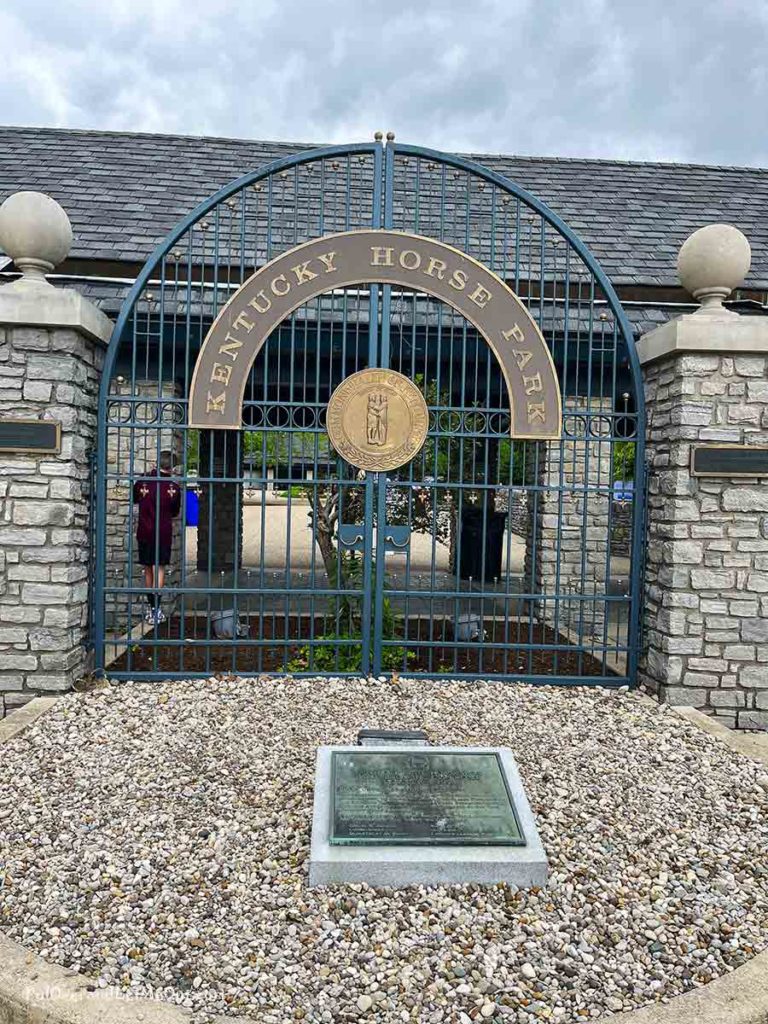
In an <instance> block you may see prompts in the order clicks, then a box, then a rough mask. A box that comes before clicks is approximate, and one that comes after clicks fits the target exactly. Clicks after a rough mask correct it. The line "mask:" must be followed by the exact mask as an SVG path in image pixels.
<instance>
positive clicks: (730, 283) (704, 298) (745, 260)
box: [677, 224, 752, 313]
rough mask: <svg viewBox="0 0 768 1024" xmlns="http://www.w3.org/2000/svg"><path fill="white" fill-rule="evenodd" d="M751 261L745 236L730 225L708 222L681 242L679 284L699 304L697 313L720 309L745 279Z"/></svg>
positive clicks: (678, 259)
mask: <svg viewBox="0 0 768 1024" xmlns="http://www.w3.org/2000/svg"><path fill="white" fill-rule="evenodd" d="M751 261H752V251H751V249H750V247H749V242H748V241H747V239H746V236H745V235H743V234H742V232H741V231H739V229H738V228H735V227H734V226H733V225H732V224H708V225H707V226H706V227H703V228H699V230H698V231H694V232H693V234H692V235H690V236H689V237H688V238H687V239H686V240H685V242H683V244H682V246H681V248H680V252H679V253H678V257H677V273H678V276H679V278H680V283H681V284H682V286H683V287H684V288H685V289H686V291H689V292H690V293H691V295H693V297H694V298H695V299H698V300H699V302H700V303H701V309H700V310H699V311H698V312H699V313H713V312H719V311H721V310H722V306H723V299H727V298H728V296H729V295H730V294H731V292H732V291H733V290H734V288H738V286H739V285H740V284H741V283H742V282H743V281H744V278H745V277H746V276H747V273H748V272H749V267H750V263H751Z"/></svg>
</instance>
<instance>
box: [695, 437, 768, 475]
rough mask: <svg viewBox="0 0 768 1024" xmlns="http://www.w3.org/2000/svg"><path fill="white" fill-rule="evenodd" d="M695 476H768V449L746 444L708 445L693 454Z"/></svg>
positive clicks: (702, 446)
mask: <svg viewBox="0 0 768 1024" xmlns="http://www.w3.org/2000/svg"><path fill="white" fill-rule="evenodd" d="M691 473H692V475H693V476H753V477H757V476H768V448H760V447H758V446H756V445H744V444H734V445H728V444H706V445H697V446H696V447H694V449H693V452H692V454H691Z"/></svg>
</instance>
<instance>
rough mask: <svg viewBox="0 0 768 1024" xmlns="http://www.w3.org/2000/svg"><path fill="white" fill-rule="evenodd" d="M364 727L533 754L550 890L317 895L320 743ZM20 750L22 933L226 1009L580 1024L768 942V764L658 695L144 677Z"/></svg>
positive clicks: (16, 831)
mask: <svg viewBox="0 0 768 1024" xmlns="http://www.w3.org/2000/svg"><path fill="white" fill-rule="evenodd" d="M363 724H365V725H368V726H370V727H378V728H406V729H416V728H421V729H425V730H426V731H427V733H428V734H429V736H430V737H431V739H432V740H433V741H434V742H439V743H445V744H460V745H473V744H488V745H494V746H496V745H498V746H509V747H511V748H512V749H513V751H514V753H515V756H516V759H517V762H518V764H519V766H520V771H521V774H522V776H523V778H524V781H525V784H526V789H527V792H528V795H529V798H530V801H531V806H532V808H533V811H534V813H535V814H536V817H537V821H538V825H539V831H540V834H541V838H542V841H543V843H544V845H545V847H546V849H547V854H548V857H549V861H550V866H551V876H550V884H549V886H548V887H547V888H546V889H542V890H537V889H533V890H529V891H517V890H515V889H514V887H508V886H494V887H490V888H482V887H479V886H472V885H468V886H453V887H431V888H426V887H414V888H411V889H403V890H387V889H372V888H370V887H368V886H365V885H353V886H347V887H343V888H341V887H340V888H330V889H313V890H310V889H308V888H307V887H306V871H307V857H308V851H309V834H310V823H311V822H310V819H311V812H312V794H313V770H314V761H315V751H316V748H317V746H318V745H319V744H323V743H349V742H352V741H353V740H354V737H355V735H356V733H357V730H358V728H359V727H360V726H361V725H363ZM2 753H3V759H2V769H0V773H1V774H0V782H2V786H0V926H2V927H3V928H4V930H5V932H6V934H7V935H8V936H9V937H10V938H13V939H15V940H17V941H19V942H21V943H23V944H24V945H25V946H27V947H28V948H30V949H32V950H35V951H36V952H38V953H39V954H41V955H42V956H44V957H45V958H46V959H48V960H49V961H51V962H55V963H59V964H62V965H64V966H67V967H71V968H73V969H74V970H77V971H80V972H81V973H83V974H84V975H87V976H89V977H90V978H92V979H93V980H94V983H95V984H96V985H97V987H99V988H102V989H108V990H112V991H122V992H125V993H126V994H131V995H133V996H141V995H144V996H154V997H158V998H162V999H165V1000H166V1001H170V1002H174V1003H176V1004H178V1005H181V1006H187V1007H190V1008H191V1009H192V1010H193V1011H194V1012H195V1014H197V1015H199V1019H200V1020H202V1019H203V1017H204V1016H206V1015H211V1014H214V1013H231V1014H235V1015H240V1016H251V1017H253V1018H254V1020H257V1021H259V1022H264V1024H285V1022H287V1021H289V1020H297V1019H301V1020H304V1021H306V1022H307V1024H337V1022H352V1021H357V1020H358V1019H360V1018H361V1015H362V1014H364V1015H365V1020H366V1021H370V1022H373V1024H392V1022H404V1024H408V1022H416V1021H418V1022H419V1024H421V1022H432V1021H434V1022H436V1024H438V1022H445V1024H455V1022H456V1021H460V1022H463V1024H466V1022H467V1021H475V1020H477V1019H478V1018H479V1017H483V1016H484V1015H485V1014H486V1013H487V1019H492V1020H493V1021H504V1022H505V1024H506V1022H510V1024H533V1022H538V1021H542V1020H557V1021H559V1022H562V1024H575V1022H579V1021H584V1020H594V1019H597V1018H599V1017H601V1016H605V1015H607V1014H609V1013H610V1012H611V1011H612V1010H613V1009H618V1008H620V1009H623V1010H625V1011H626V1010H631V1009H633V1008H634V1007H637V1006H641V1005H644V1004H646V1003H650V1002H655V1001H658V1000H667V999H669V998H670V997H672V996H674V995H676V994H678V993H680V992H683V991H686V990H687V989H691V988H696V987H699V986H700V985H702V984H705V983H706V982H708V981H710V980H712V979H713V978H715V977H718V976H719V975H722V974H725V973H727V972H728V971H730V970H733V969H734V968H735V967H738V966H739V965H740V964H742V963H744V962H745V961H746V960H748V959H750V958H751V957H752V956H754V955H755V954H757V953H758V952H761V951H762V950H763V949H765V948H766V947H768V864H766V859H765V850H766V846H767V845H768V814H767V811H768V793H767V792H766V791H765V788H764V787H763V786H762V785H761V783H760V780H761V779H762V778H763V777H764V776H765V769H764V768H762V767H761V766H759V765H757V764H755V763H754V762H752V761H750V760H748V759H747V758H745V757H742V756H741V755H739V754H737V753H735V752H732V751H730V750H729V749H728V748H727V747H725V746H724V745H723V744H722V743H720V742H719V741H718V740H717V739H715V738H713V737H710V736H708V735H706V734H705V733H702V732H700V731H698V730H697V729H696V728H695V727H694V726H693V725H691V724H690V723H688V722H686V721H685V720H683V719H682V718H680V717H678V716H677V715H676V714H674V712H673V711H672V710H671V709H669V708H665V707H660V706H658V705H656V704H655V703H653V702H652V701H651V700H650V699H648V698H646V697H642V696H640V695H639V694H636V693H616V692H612V691H607V690H602V689H555V688H552V689H546V690H542V689H537V688H534V687H529V686H522V685H515V686H511V685H504V684H500V683H436V682H424V681H419V682H411V681H403V680H399V681H398V682H397V683H396V684H394V685H393V684H392V682H391V681H388V682H387V684H386V685H384V684H382V683H380V682H378V681H376V680H330V681H329V680H323V681H313V680H273V679H269V678H266V677H262V678H261V679H259V680H235V679H230V678H227V679H209V680H197V681H190V682H168V683H163V684H127V685H124V686H120V687H112V688H108V689H104V690H97V691H93V692H91V693H88V694H71V695H68V696H67V697H65V698H63V699H62V700H61V701H60V702H59V703H58V704H57V705H56V707H55V708H54V710H53V711H51V712H50V713H48V714H47V715H45V716H43V717H42V718H41V719H40V720H39V721H38V722H37V723H36V724H35V725H34V726H32V727H31V728H30V729H29V730H28V731H27V732H25V733H22V734H21V735H19V736H18V737H16V738H15V739H14V740H12V741H11V742H10V743H9V744H7V745H6V746H4V747H3V752H2Z"/></svg>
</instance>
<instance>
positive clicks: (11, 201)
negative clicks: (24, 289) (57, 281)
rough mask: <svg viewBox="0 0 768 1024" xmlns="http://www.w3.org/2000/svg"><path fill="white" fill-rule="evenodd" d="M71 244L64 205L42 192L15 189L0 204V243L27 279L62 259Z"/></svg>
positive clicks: (36, 279) (41, 278)
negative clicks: (17, 190) (15, 190)
mask: <svg viewBox="0 0 768 1024" xmlns="http://www.w3.org/2000/svg"><path fill="white" fill-rule="evenodd" d="M71 245H72V225H71V224H70V222H69V217H68V216H67V214H66V212H65V211H64V209H63V208H62V207H61V206H60V205H59V204H58V203H57V202H56V200H55V199H52V198H51V197H50V196H47V195H46V194H45V193H44V192H14V193H13V195H11V196H8V198H7V199H6V200H5V202H4V203H3V204H2V206H0V247H2V249H3V251H4V252H6V253H7V254H8V256H10V257H11V258H12V259H13V262H14V263H15V264H16V266H17V267H18V268H19V270H20V271H21V274H22V281H23V282H25V283H27V282H29V283H36V284H38V285H39V284H41V283H45V275H46V274H48V273H50V272H51V271H52V270H53V268H54V267H55V266H56V265H57V264H59V263H61V262H63V260H65V259H66V257H67V255H68V254H69V250H70V247H71Z"/></svg>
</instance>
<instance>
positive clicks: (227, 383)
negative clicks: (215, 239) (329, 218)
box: [189, 229, 561, 440]
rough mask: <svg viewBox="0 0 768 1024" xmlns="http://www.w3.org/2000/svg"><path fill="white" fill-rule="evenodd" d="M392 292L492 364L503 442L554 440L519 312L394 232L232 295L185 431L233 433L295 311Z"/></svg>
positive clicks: (556, 404)
mask: <svg viewBox="0 0 768 1024" xmlns="http://www.w3.org/2000/svg"><path fill="white" fill-rule="evenodd" d="M362 284H394V285H400V286H401V287H403V288H411V289H414V290H415V291H420V292H426V293H427V294H429V295H433V296H434V297H435V298H437V299H441V300H442V301H443V302H446V303H448V305H450V306H452V307H453V308H454V309H455V310H457V311H458V312H459V313H461V315H462V316H463V317H464V318H465V319H466V320H468V321H469V322H470V323H471V324H473V325H474V326H475V327H476V328H477V330H478V331H479V332H480V334H481V335H482V336H483V337H484V338H485V340H486V341H487V343H488V344H489V345H490V347H491V349H492V350H493V352H494V353H495V355H496V358H497V359H498V361H499V364H500V366H501V369H502V372H503V374H504V379H505V381H506V383H507V390H508V393H509V402H510V416H511V428H510V433H511V435H512V437H519V438H530V439H534V440H545V439H556V438H559V437H560V431H561V409H560V387H559V385H558V381H557V374H556V373H555V367H554V364H553V362H552V356H551V355H550V352H549V349H548V348H547V345H546V342H545V341H544V338H543V337H542V335H541V332H540V331H539V329H538V327H537V325H536V323H535V322H534V320H533V319H532V317H531V315H530V314H529V313H528V310H527V309H526V308H525V306H524V305H523V304H522V302H521V301H520V299H519V298H518V297H517V295H515V293H514V292H513V291H512V289H511V288H509V287H508V286H507V285H506V284H505V283H504V282H503V281H502V280H501V278H500V277H498V276H497V275H496V274H494V273H493V271H491V270H489V269H488V268H487V267H486V266H484V265H483V264H482V263H479V262H478V261H477V260H475V259H473V258H472V257H471V256H467V254H466V253H463V252H460V251H459V250H458V249H454V248H453V246H450V245H446V244H445V243H444V242H438V241H436V240H435V239H434V238H425V237H423V236H422V235H411V234H408V233H407V232H402V231H387V230H374V229H371V230H364V231H345V232H342V233H340V234H335V235H323V236H322V237H320V238H315V239H313V240H312V241H311V242H305V243H304V244H303V245H298V246H296V247H295V248H294V249H290V250H289V251H288V252H285V253H283V254H282V255H281V256H277V257H276V258H275V259H273V260H271V261H270V262H269V263H267V264H265V265H264V266H263V267H262V268H261V269H260V270H257V271H256V273H255V274H253V276H252V277H250V278H248V280H247V281H246V282H245V283H244V284H243V285H242V286H241V287H240V288H239V289H238V291H237V292H235V294H234V295H233V296H232V298H231V299H230V300H229V302H228V303H227V304H226V306H225V307H224V308H223V309H222V311H221V313H219V315H218V317H217V318H216V320H215V321H214V323H213V324H212V326H211V329H210V331H209V332H208V334H207V336H206V338H205V341H204V342H203V345H202V348H201V349H200V354H199V356H198V358H197V363H196V365H195V372H194V374H193V376H192V387H191V389H190V395H189V425H190V426H192V427H203V428H214V429H217V428H218V429H228V430H239V429H241V427H242V405H243V395H244V394H245V385H246V382H247V380H248V374H249V371H250V368H251V366H252V364H253V361H254V359H255V358H256V356H257V355H258V352H259V350H260V349H261V347H262V345H263V344H264V342H265V341H266V340H267V338H268V337H269V335H270V334H271V333H272V331H273V330H274V329H275V328H276V327H277V326H278V325H279V324H280V323H281V322H282V321H283V320H284V319H285V318H286V317H287V316H289V315H290V314H291V313H292V312H293V311H294V310H295V309H297V308H298V307H299V306H301V305H303V304H304V303H305V302H308V301H309V300H310V299H313V298H315V297H316V296H318V295H322V294H323V293H324V292H328V291H331V290H332V289H334V288H345V287H349V286H351V285H362Z"/></svg>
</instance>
